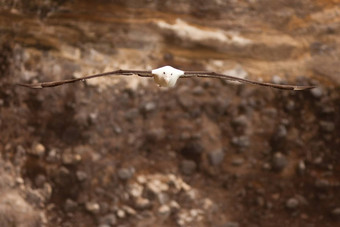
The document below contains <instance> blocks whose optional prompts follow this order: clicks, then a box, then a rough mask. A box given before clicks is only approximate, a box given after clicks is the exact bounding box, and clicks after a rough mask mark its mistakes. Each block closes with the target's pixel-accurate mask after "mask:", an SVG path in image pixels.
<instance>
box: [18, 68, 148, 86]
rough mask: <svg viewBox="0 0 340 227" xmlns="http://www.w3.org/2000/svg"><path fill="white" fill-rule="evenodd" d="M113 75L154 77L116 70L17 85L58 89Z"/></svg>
mask: <svg viewBox="0 0 340 227" xmlns="http://www.w3.org/2000/svg"><path fill="white" fill-rule="evenodd" d="M113 75H122V76H131V75H139V76H143V77H152V73H151V71H141V70H116V71H111V72H106V73H98V74H94V75H90V76H84V77H79V78H75V79H68V80H59V81H51V82H42V83H34V84H22V83H18V84H17V85H19V86H23V87H28V88H34V89H40V88H45V87H56V86H60V85H64V84H70V83H75V82H77V81H85V80H88V79H92V78H96V77H102V76H113Z"/></svg>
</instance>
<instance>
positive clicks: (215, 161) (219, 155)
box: [208, 149, 224, 166]
mask: <svg viewBox="0 0 340 227" xmlns="http://www.w3.org/2000/svg"><path fill="white" fill-rule="evenodd" d="M208 156H209V160H210V163H211V164H212V165H213V166H217V165H219V164H221V163H222V161H223V159H224V152H223V150H222V149H217V150H214V151H212V152H210V153H209V154H208Z"/></svg>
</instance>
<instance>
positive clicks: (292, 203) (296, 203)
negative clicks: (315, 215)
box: [286, 198, 299, 209]
mask: <svg viewBox="0 0 340 227" xmlns="http://www.w3.org/2000/svg"><path fill="white" fill-rule="evenodd" d="M298 206H299V200H297V199H296V198H290V199H288V200H287V202H286V207H287V208H288V209H296V208H297V207H298Z"/></svg>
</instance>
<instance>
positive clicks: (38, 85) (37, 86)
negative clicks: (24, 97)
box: [16, 83, 43, 89]
mask: <svg viewBox="0 0 340 227" xmlns="http://www.w3.org/2000/svg"><path fill="white" fill-rule="evenodd" d="M16 85H17V86H21V87H27V88H33V89H41V88H43V86H41V84H20V83H17V84H16Z"/></svg>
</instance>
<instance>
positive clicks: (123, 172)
mask: <svg viewBox="0 0 340 227" xmlns="http://www.w3.org/2000/svg"><path fill="white" fill-rule="evenodd" d="M134 174H135V169H134V168H121V169H119V170H118V177H119V179H121V180H128V179H130V178H132V177H133V175H134Z"/></svg>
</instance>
